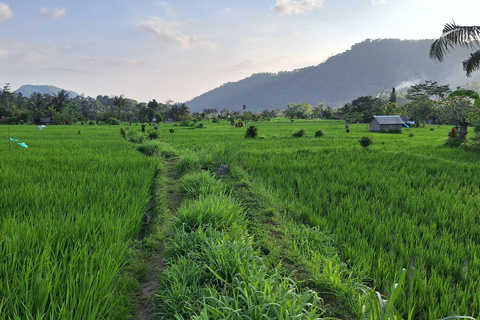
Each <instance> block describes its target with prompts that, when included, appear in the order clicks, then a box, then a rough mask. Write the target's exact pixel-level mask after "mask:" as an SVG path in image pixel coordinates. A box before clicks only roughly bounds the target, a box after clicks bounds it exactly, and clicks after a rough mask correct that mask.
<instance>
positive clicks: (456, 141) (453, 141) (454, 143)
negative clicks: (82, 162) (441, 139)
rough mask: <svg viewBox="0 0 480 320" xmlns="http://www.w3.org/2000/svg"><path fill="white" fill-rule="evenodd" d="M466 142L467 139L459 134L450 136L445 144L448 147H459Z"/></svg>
mask: <svg viewBox="0 0 480 320" xmlns="http://www.w3.org/2000/svg"><path fill="white" fill-rule="evenodd" d="M464 143H465V139H464V138H461V137H459V136H455V137H449V138H448V139H447V141H445V143H444V144H443V146H444V147H447V148H459V147H461V146H462V145H463V144H464Z"/></svg>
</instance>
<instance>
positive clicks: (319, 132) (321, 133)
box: [315, 130, 323, 137]
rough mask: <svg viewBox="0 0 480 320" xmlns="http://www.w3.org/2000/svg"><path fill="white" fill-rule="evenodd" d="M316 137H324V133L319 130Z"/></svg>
mask: <svg viewBox="0 0 480 320" xmlns="http://www.w3.org/2000/svg"><path fill="white" fill-rule="evenodd" d="M315 137H323V131H322V130H318V131H316V132H315Z"/></svg>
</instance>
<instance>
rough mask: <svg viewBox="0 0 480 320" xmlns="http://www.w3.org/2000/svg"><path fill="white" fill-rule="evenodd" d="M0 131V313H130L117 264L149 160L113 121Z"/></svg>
mask: <svg viewBox="0 0 480 320" xmlns="http://www.w3.org/2000/svg"><path fill="white" fill-rule="evenodd" d="M8 130H9V131H10V133H8ZM78 130H81V133H80V134H79V133H78ZM0 137H1V140H0V141H1V143H0V199H1V200H0V261H1V262H0V318H1V319H125V318H126V315H128V314H132V310H128V309H127V308H128V306H129V305H130V304H129V303H128V301H129V299H130V298H131V297H130V295H131V294H132V292H131V289H132V288H126V283H127V282H128V281H126V280H125V278H124V275H123V274H122V268H123V266H124V265H125V263H126V252H127V249H128V247H129V245H130V244H131V242H132V241H133V240H134V239H136V238H137V237H138V234H139V231H140V226H141V220H142V217H143V216H144V215H145V210H146V207H147V202H148V200H149V188H150V184H151V181H152V177H153V176H154V174H155V166H156V163H155V160H154V159H152V158H147V157H145V156H143V155H142V154H141V153H139V152H137V151H135V149H134V148H132V145H131V144H129V143H128V142H126V141H125V140H124V139H122V137H121V135H120V134H119V127H118V126H116V127H107V126H47V127H46V128H45V129H43V130H41V131H40V130H39V129H38V128H37V127H36V126H27V125H25V126H10V127H7V126H0ZM10 137H11V138H12V139H18V141H13V142H12V141H10V143H11V144H10V148H9V138H10ZM22 142H23V143H25V144H26V145H27V146H28V148H24V147H22V146H20V145H18V143H22Z"/></svg>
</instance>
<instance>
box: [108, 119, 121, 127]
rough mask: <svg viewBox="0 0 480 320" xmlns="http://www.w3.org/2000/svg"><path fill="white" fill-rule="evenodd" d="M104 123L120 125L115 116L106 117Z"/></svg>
mask: <svg viewBox="0 0 480 320" xmlns="http://www.w3.org/2000/svg"><path fill="white" fill-rule="evenodd" d="M105 123H106V124H109V125H114V126H119V125H120V121H118V120H117V119H115V118H108V119H107V121H105Z"/></svg>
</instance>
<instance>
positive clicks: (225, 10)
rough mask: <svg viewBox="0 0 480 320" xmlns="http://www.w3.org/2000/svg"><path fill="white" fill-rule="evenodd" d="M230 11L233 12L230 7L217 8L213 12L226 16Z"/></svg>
mask: <svg viewBox="0 0 480 320" xmlns="http://www.w3.org/2000/svg"><path fill="white" fill-rule="evenodd" d="M232 12H233V9H232V8H225V9H220V10H217V11H216V12H215V13H216V14H217V15H220V16H228V15H230V14H232Z"/></svg>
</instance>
